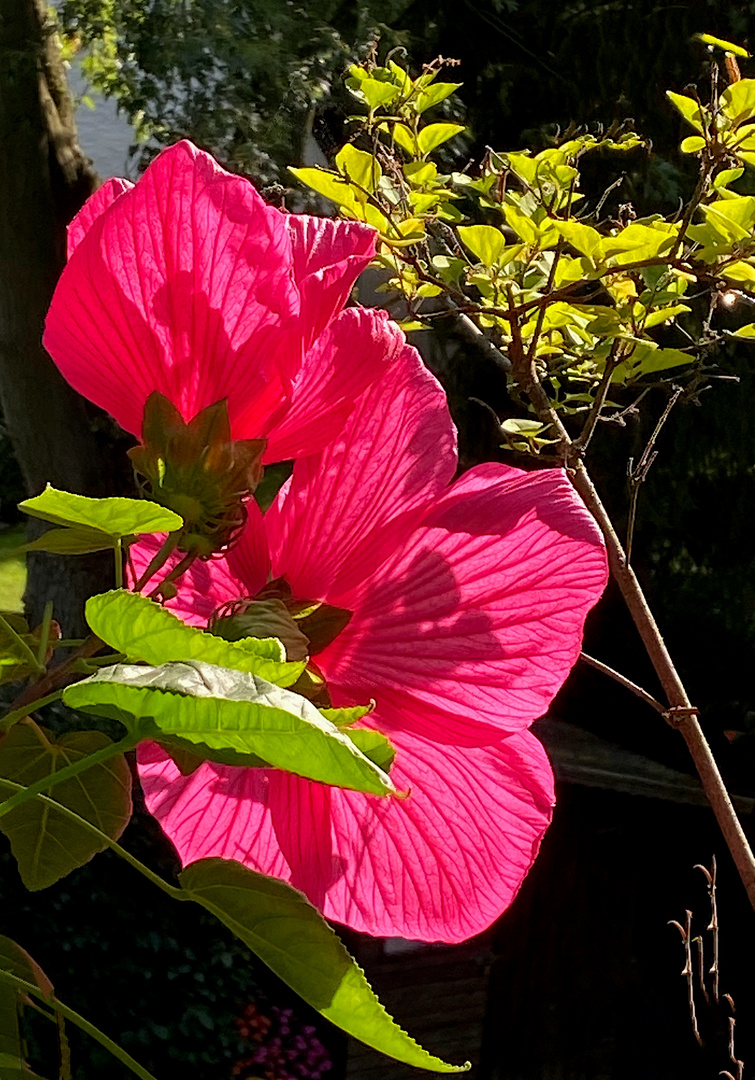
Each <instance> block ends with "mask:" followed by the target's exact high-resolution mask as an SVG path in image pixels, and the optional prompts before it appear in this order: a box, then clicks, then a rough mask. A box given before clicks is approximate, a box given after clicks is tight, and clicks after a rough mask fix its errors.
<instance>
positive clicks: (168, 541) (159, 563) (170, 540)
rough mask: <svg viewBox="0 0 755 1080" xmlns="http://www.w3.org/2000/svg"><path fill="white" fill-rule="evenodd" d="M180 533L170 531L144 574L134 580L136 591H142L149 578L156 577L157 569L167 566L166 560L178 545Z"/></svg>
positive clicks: (134, 589)
mask: <svg viewBox="0 0 755 1080" xmlns="http://www.w3.org/2000/svg"><path fill="white" fill-rule="evenodd" d="M179 535H180V531H176V532H172V533H168V535H167V536H166V538H165V540H164V542H163V545H162V547H161V548H160V550H159V551H158V552H157V554H156V555H155V557H154V558H153V559H152V561H151V562H150V563H149V564H148V565H147V568H146V569H145V571H144V573H143V574H142V576H141V577H140V578H139V580H138V581H136V582H134V585H133V586H132V588H133V591H134V592H141V590H142V589H143V588H144V586H145V585H146V584H147V582H148V581H149V579H150V578H152V577H154V576H155V574H156V573H157V571H158V570H160V569H161V568H162V567H163V566H165V564H166V562H167V561H168V559H169V558H170V557H171V555H172V554H173V552H174V551H175V550H176V547H177V546H178V537H179Z"/></svg>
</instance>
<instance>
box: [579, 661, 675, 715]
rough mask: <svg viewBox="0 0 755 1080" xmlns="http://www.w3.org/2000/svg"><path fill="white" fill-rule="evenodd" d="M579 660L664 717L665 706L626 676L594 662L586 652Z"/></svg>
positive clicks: (599, 662) (605, 665)
mask: <svg viewBox="0 0 755 1080" xmlns="http://www.w3.org/2000/svg"><path fill="white" fill-rule="evenodd" d="M579 658H580V660H582V661H584V663H585V664H589V665H590V667H592V668H595V670H596V671H600V672H602V674H603V675H607V676H608V677H609V679H613V680H614V682H617V683H620V684H621V686H623V687H625V689H627V690H631V692H632V693H633V694H635V695H636V696H637V697H638V698H642V700H643V701H645V702H647V704H648V705H649V706H650V707H651V708H652V709H655V711H656V712H659V713H660V714H661V716H665V714H666V712H667V711H668V710H667V709H666V706H665V705H661V703H660V701H656V699H655V698H654V697H653V695H652V694H649V693H648V692H647V690H643V689H642V687H641V686H638V685H637V683H633V682H632V680H631V679H628V678H627V677H626V675H622V674H621V673H620V672H618V671H615V670H614V668H612V667H609V666H608V664H604V663H602V661H600V660H596V659H595V657H594V656H588V654H587V653H586V652H581V653H580V654H579Z"/></svg>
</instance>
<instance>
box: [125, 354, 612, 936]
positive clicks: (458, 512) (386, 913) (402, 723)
mask: <svg viewBox="0 0 755 1080" xmlns="http://www.w3.org/2000/svg"><path fill="white" fill-rule="evenodd" d="M455 468H456V452H455V433H454V429H453V425H452V423H451V420H450V417H449V415H448V410H447V407H446V403H445V397H444V395H443V392H442V391H441V389H440V387H439V386H438V384H437V382H436V381H435V379H434V378H433V377H432V376H431V375H430V374H429V373H428V372H427V371H426V370H425V369H424V368H423V366H422V364H421V362H420V360H419V358H418V356H417V354H416V353H415V351H414V350H413V349H411V348H410V347H409V346H406V347H405V349H404V351H403V353H402V355H401V357H400V359H399V361H398V362H396V363H394V364H393V365H392V367H391V368H390V369H389V371H388V372H387V373H386V375H385V376H384V378H383V380H382V381H381V383H380V384H379V386H378V387H377V388H376V391H373V392H368V393H366V394H364V395H363V397H362V398H361V399H360V401H359V402H358V403H357V405H356V407H355V409H354V411H353V413H352V415H351V417H350V418H349V420H348V422H347V424H346V426H345V427H344V429H343V431H342V433H341V434H340V436H339V437H338V438H337V440H336V441H335V443H334V444H332V445H331V446H330V447H329V448H328V451H327V452H326V453H324V454H322V455H320V456H319V457H314V458H313V457H310V458H305V459H300V460H299V461H297V463H296V465H295V467H294V471H293V476H292V477H291V479H290V480H289V481H288V482H287V483H286V485H285V486H284V488H283V489H282V490H281V492H280V493H279V495H278V498H277V501H276V502H275V503H274V505H273V506H272V507H271V509H270V510H269V511H268V513H267V514H266V515H265V517H264V518H263V517H262V515H261V514H260V513H259V512H256V511H255V512H252V513H251V514H250V519H249V522H248V525H247V528H246V531H245V533H244V534H243V535H242V538H241V540H240V542H239V544H238V545H237V546H236V547H235V548H233V549H232V550H231V551H230V552H229V553H228V554H227V556H226V557H225V558H224V559H221V560H217V561H214V562H210V563H203V564H195V565H194V567H192V569H191V570H190V571H189V572H188V574H187V575H186V576H185V578H184V579H183V583H182V587H181V590H180V592H179V596H178V598H177V599H176V600H175V601H174V602H172V604H171V605H170V606H171V607H172V608H173V610H174V611H176V612H177V613H178V614H180V615H182V616H183V617H184V618H186V619H187V620H188V621H191V622H193V623H197V624H203V623H206V621H207V620H208V618H209V617H210V616H211V615H212V613H213V612H214V611H215V610H216V609H217V608H218V607H219V606H221V605H223V604H225V603H227V602H228V601H232V600H235V599H237V598H238V597H241V596H245V597H253V596H254V595H255V594H257V593H258V591H259V590H260V589H262V587H263V586H264V585H265V583H266V582H267V581H268V580H269V578H270V576H271V575H272V577H273V578H277V577H279V576H283V575H285V577H286V579H287V581H288V583H289V584H290V586H291V588H292V590H293V595H294V597H295V598H299V599H305V598H306V599H310V600H311V599H318V600H321V601H324V602H327V603H329V604H332V605H335V606H337V607H340V608H345V609H347V610H348V611H350V612H352V613H353V614H352V617H351V620H350V621H349V622H348V625H347V626H346V628H345V629H343V630H342V631H341V632H340V634H338V636H337V637H336V638H335V639H334V640H333V641H332V642H331V643H330V644H329V645H327V646H326V647H325V648H324V649H323V651H321V652H318V653H317V655H316V656H315V662H316V663H317V665H318V667H319V668H320V670H321V672H322V673H323V674H324V675H325V677H326V679H327V683H328V687H329V690H330V693H331V696H332V700H333V703H334V705H350V704H364V703H366V702H367V701H369V700H370V698H374V699H375V700H376V702H377V708H376V709H375V711H374V712H373V713H372V714H370V716H369V717H367V718H366V720H365V721H363V723H365V724H369V726H374V727H377V728H378V729H379V730H381V731H382V732H383V733H384V734H386V735H387V736H388V737H389V739H390V740H391V742H392V743H393V745H394V747H395V749H396V760H395V764H394V767H393V770H392V776H393V779H394V781H395V783H396V786H397V787H398V789H399V790H404V791H406V790H408V791H409V792H410V794H409V796H408V797H407V798H405V799H403V800H402V799H395V798H388V799H381V798H377V797H373V796H370V795H363V794H360V793H356V792H350V791H344V790H341V789H337V788H330V787H328V786H326V785H323V784H318V783H314V782H310V781H306V780H303V779H301V778H298V777H296V776H293V775H289V774H286V773H282V772H276V771H274V770H265V769H240V768H231V767H224V766H220V765H215V764H211V763H205V764H203V765H202V766H201V768H199V769H198V770H197V771H196V772H195V773H193V774H192V775H190V776H182V775H181V774H180V773H179V771H178V769H177V768H176V766H175V765H174V763H173V762H172V761H171V759H170V758H169V757H168V756H167V755H166V754H165V753H164V752H163V751H162V750H161V749H160V748H159V747H157V746H155V745H148V746H146V747H143V748H141V751H140V757H139V765H140V774H141V779H142V784H143V787H144V792H145V796H146V800H147V805H148V807H149V809H150V811H151V812H152V813H153V814H154V815H155V816H156V817H157V819H158V820H159V822H160V824H161V825H162V827H163V829H164V830H165V832H166V833H167V835H168V836H169V837H170V839H171V840H172V841H173V843H174V844H175V845H176V848H177V849H178V852H179V855H180V857H181V859H182V861H183V863H184V864H187V863H190V862H192V861H194V860H197V859H201V858H205V857H210V856H216V857H222V858H228V859H235V860H238V861H240V862H242V863H245V864H246V865H247V866H249V867H251V868H252V869H254V870H257V871H261V872H263V873H266V874H270V875H273V876H275V877H279V878H282V879H284V880H286V881H289V882H291V883H292V884H293V885H294V886H296V887H297V888H299V889H301V890H302V891H303V892H304V893H306V895H307V896H308V897H309V898H310V900H311V901H312V902H313V903H315V904H316V905H317V906H318V907H319V908H320V909H321V910H322V911H323V913H324V914H325V915H326V916H327V917H328V918H330V919H333V920H335V921H337V922H341V923H346V924H348V925H349V926H352V927H354V928H356V929H357V930H361V931H365V932H367V933H370V934H376V935H400V936H402V937H405V938H413V939H419V940H425V941H445V942H456V941H461V940H464V939H466V938H469V937H471V936H472V935H474V934H476V933H478V932H480V931H481V930H483V929H484V928H485V927H487V926H488V925H490V923H491V922H493V920H495V919H496V918H497V917H498V916H499V915H500V913H501V912H502V911H503V910H504V908H506V906H507V905H508V904H509V903H510V902H511V900H512V898H513V897H514V895H515V894H516V892H517V890H518V888H519V885H520V884H521V882H522V879H523V878H524V876H525V874H526V873H527V871H528V870H529V868H530V866H531V865H532V862H533V860H534V858H535V856H536V854H537V851H538V847H539V844H540V841H541V838H542V836H543V833H544V832H545V829H546V828H547V825H548V823H549V820H550V815H551V808H552V806H553V798H554V796H553V777H552V773H551V769H550V765H549V763H548V759H547V757H546V755H545V752H544V750H543V748H542V746H541V745H540V743H539V742H538V741H537V739H535V737H534V736H533V735H532V734H530V732H528V731H527V727H528V726H529V724H530V723H531V722H532V721H533V720H534V719H536V718H537V717H538V716H541V715H542V714H543V713H544V712H545V710H546V709H547V707H548V705H549V703H550V701H551V699H552V697H553V695H554V694H555V693H556V691H557V690H558V689H559V687H560V686H561V684H562V683H563V681H564V679H565V678H566V675H567V674H568V672H569V670H570V668H571V667H572V665H573V664H574V662H575V660H576V658H577V656H578V653H579V650H580V643H581V637H582V628H583V624H584V620H585V617H586V614H587V612H588V610H589V609H590V608H591V607H592V605H593V604H594V603H595V602H596V601H597V599H598V597H599V596H600V594H601V592H602V590H603V588H604V585H605V581H606V560H605V554H604V549H603V543H602V539H601V536H600V534H599V532H598V530H597V528H596V526H595V524H594V522H593V520H592V518H591V516H590V515H589V514H588V512H587V511H586V510H585V508H584V507H583V506H582V504H581V502H580V501H579V499H578V498H577V497H576V495H575V493H574V491H573V489H572V487H571V485H570V483H569V482H568V480H567V478H566V477H565V475H564V474H563V472H562V471H560V470H543V471H538V472H529V473H526V472H521V471H519V470H517V469H514V468H510V467H508V466H504V465H501V464H488V465H483V466H479V467H477V468H474V469H471V470H470V471H469V472H467V473H466V474H465V475H464V476H462V477H461V479H460V480H458V481H457V482H456V483H455V484H453V485H452V486H449V485H450V482H451V480H452V477H453V475H454V472H455ZM153 551H154V546H152V547H150V546H149V545H148V544H146V543H144V544H141V545H139V546H138V547H137V549H136V550H135V556H136V559H137V572H139V570H140V567H141V566H143V565H144V563H145V562H146V561H147V559H148V558H149V557H150V555H151V553H152V552H153Z"/></svg>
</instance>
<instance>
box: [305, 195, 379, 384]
mask: <svg viewBox="0 0 755 1080" xmlns="http://www.w3.org/2000/svg"><path fill="white" fill-rule="evenodd" d="M285 224H286V227H287V228H288V230H289V234H290V237H291V248H292V251H293V258H294V277H295V278H296V283H297V285H298V286H299V291H300V293H301V301H302V346H303V350H304V351H305V352H306V350H307V349H309V347H310V346H311V345H312V343H313V342H314V341H315V339H316V338H317V337H318V336H319V335H320V334H321V333H322V332H323V330H324V329H325V327H326V326H327V325H328V323H329V322H330V321H331V319H333V318H334V317H335V316H336V314H337V313H338V312H339V311H340V310H341V308H342V307H343V306H344V304H345V303H346V301H347V300H348V297H349V293H350V292H351V290H352V288H353V286H354V282H355V281H356V279H357V278H358V277H359V275H360V274H361V272H362V271H363V270H364V268H365V267H366V266H367V264H368V263H369V262H370V260H371V259H372V258H373V256H374V254H375V244H376V240H377V233H376V232H375V230H374V229H372V228H370V227H369V226H368V225H362V224H360V223H359V222H356V221H339V220H337V219H334V218H318V217H310V216H308V215H307V214H290V215H289V216H287V217H286V218H285ZM293 374H294V373H293V372H292V375H293Z"/></svg>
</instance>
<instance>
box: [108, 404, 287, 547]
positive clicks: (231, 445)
mask: <svg viewBox="0 0 755 1080" xmlns="http://www.w3.org/2000/svg"><path fill="white" fill-rule="evenodd" d="M142 440H143V441H142V444H141V445H140V446H136V447H134V448H133V449H132V450H129V457H130V458H131V461H132V464H133V466H134V470H135V472H136V474H137V477H138V478H139V480H140V483H141V486H142V488H143V489H144V492H145V494H147V495H148V497H149V498H150V499H153V500H154V501H155V502H158V503H160V505H162V506H166V507H168V508H169V509H170V510H173V511H175V512H176V513H178V514H180V515H181V517H182V518H183V519H184V523H185V524H184V528H183V530H182V531H181V535H180V539H179V543H178V548H179V550H181V551H185V552H187V553H191V554H194V555H197V556H199V557H204V558H207V557H208V556H210V555H212V554H213V553H214V552H217V551H222V550H223V549H224V548H226V547H227V546H228V544H229V543H231V541H232V540H233V539H234V538H235V537H236V536H237V535H238V533H239V531H240V530H241V529H242V528H243V526H244V524H245V522H246V506H245V500H246V499H247V498H248V497H249V496H250V495H251V494H252V493H253V492H254V490H255V488H256V487H257V485H258V484H259V482H260V480H261V479H262V473H263V466H262V455H263V453H264V451H265V446H266V440H265V439H237V440H233V439H231V425H230V421H229V419H228V406H227V403H226V401H225V399H224V400H222V401H218V402H216V403H215V404H214V405H208V406H207V408H205V409H202V410H201V411H200V412H198V413H197V415H196V416H195V417H194V418H193V419H192V420H190V421H189V422H188V423H187V422H186V421H185V420H184V419H183V417H182V416H181V414H180V412H179V411H178V409H177V408H176V407H175V405H173V403H172V402H170V401H169V400H168V399H167V398H166V397H165V396H164V395H163V394H161V393H159V392H158V391H157V390H155V391H154V392H153V393H151V394H150V396H149V397H148V398H147V402H146V404H145V406H144V418H143V422H142Z"/></svg>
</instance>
